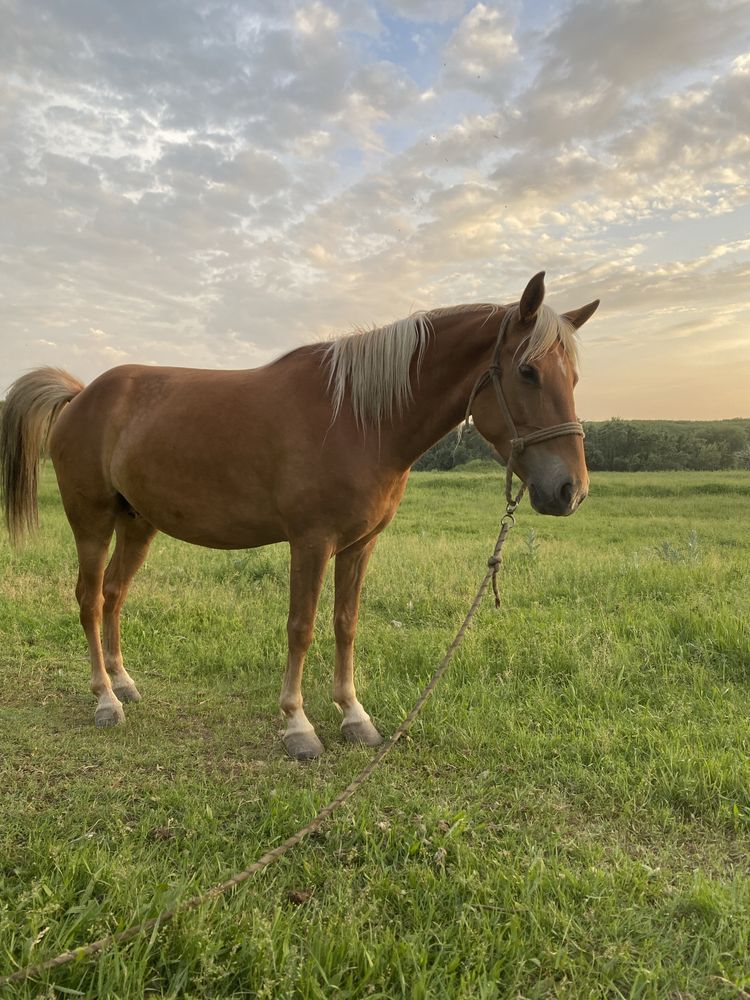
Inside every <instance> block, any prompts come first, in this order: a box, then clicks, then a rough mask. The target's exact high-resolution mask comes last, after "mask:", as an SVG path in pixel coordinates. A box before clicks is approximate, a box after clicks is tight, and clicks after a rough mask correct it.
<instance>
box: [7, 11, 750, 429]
mask: <svg viewBox="0 0 750 1000" xmlns="http://www.w3.org/2000/svg"><path fill="white" fill-rule="evenodd" d="M0 18H1V20H0V23H2V31H1V32H0V395H3V394H4V390H5V388H6V387H7V385H8V384H9V383H10V382H11V381H12V380H13V379H14V378H17V377H18V375H20V374H21V373H22V372H23V371H25V370H27V369H29V368H31V367H33V366H35V365H38V364H51V365H57V366H61V367H64V368H67V369H68V370H69V371H72V372H73V373H74V374H76V375H78V376H79V377H81V378H83V379H85V380H90V379H92V378H93V377H95V376H96V375H97V374H99V373H100V372H102V371H104V370H106V369H107V368H111V367H113V366H114V365H117V364H121V363H127V362H139V363H147V364H168V365H188V366H198V367H209V368H249V367H254V366H256V365H260V364H265V363H266V362H268V361H270V360H271V359H273V358H274V357H276V356H278V355H279V354H281V353H283V352H285V351H288V350H290V349H292V348H294V347H296V346H298V345H300V344H303V343H309V342H310V341H312V340H316V339H320V338H327V337H330V336H332V335H336V334H340V333H346V332H349V331H350V330H351V329H352V328H354V327H355V326H369V325H373V324H378V325H379V324H383V323H387V322H390V321H392V320H394V319H398V318H400V317H402V316H405V315H407V314H408V313H410V312H412V311H414V310H416V309H429V308H433V307H437V306H447V305H454V304H457V303H460V302H510V301H515V300H518V298H519V297H520V294H521V292H522V291H523V288H524V286H525V284H526V282H527V281H528V279H529V278H530V277H531V276H532V275H533V274H535V273H536V272H537V271H539V270H545V271H546V272H547V279H546V280H547V302H548V303H549V304H550V305H551V306H552V307H553V308H556V309H557V310H558V311H560V312H563V311H565V310H566V309H570V308H574V307H577V306H580V305H583V304H584V303H586V302H589V301H591V300H592V299H594V298H600V299H601V306H600V307H599V311H598V312H597V313H596V315H595V316H594V318H593V319H592V320H590V322H589V323H588V324H587V325H586V326H585V327H584V328H583V330H582V352H581V353H582V364H581V382H580V384H579V388H578V390H577V394H576V398H577V405H578V413H579V416H580V417H581V418H582V419H584V420H586V419H589V420H598V419H607V418H609V417H612V416H619V417H623V418H673V419H689V418H693V419H709V418H711V419H714V418H725V417H736V416H745V417H747V416H750V3H749V2H747V0H743V2H737V0H573V2H556V0H549V2H546V0H515V2H508V3H491V2H487V3H472V2H465V0H371V2H370V0H330V2H329V3H323V2H321V0H313V2H312V3H292V2H289V0H246V2H228V0H201V2H198V0H127V2H125V0H49V2H44V0H19V2H16V0H0Z"/></svg>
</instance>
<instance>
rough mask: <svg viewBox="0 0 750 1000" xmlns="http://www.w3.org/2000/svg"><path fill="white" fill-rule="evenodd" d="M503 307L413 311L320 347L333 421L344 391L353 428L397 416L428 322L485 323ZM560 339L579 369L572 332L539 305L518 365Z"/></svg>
mask: <svg viewBox="0 0 750 1000" xmlns="http://www.w3.org/2000/svg"><path fill="white" fill-rule="evenodd" d="M504 308H509V307H507V306H501V305H496V304H494V303H478V304H474V305H463V306H448V307H444V308H440V309H430V310H427V311H420V312H415V313H412V314H411V315H410V316H407V317H405V319H399V320H396V321H395V322H394V323H388V324H387V325H386V326H379V327H375V328H374V329H371V330H355V331H354V332H353V333H350V334H347V335H345V336H343V337H337V338H336V339H335V340H333V341H331V342H330V343H329V344H325V345H324V353H323V364H325V365H327V367H328V392H329V393H330V395H331V400H332V403H333V420H335V419H336V417H337V416H338V414H339V411H340V409H341V406H342V404H343V402H344V396H345V395H346V392H347V390H348V391H349V396H350V399H351V404H352V409H353V410H354V419H355V421H356V423H357V426H358V427H367V426H376V427H378V426H380V425H381V424H382V423H383V422H384V421H386V420H391V419H392V418H393V415H394V411H395V412H396V413H402V412H403V410H404V408H405V407H406V405H407V404H408V403H410V402H411V401H412V399H413V395H412V387H411V378H410V371H411V364H412V360H413V359H414V358H415V356H416V373H417V374H419V369H420V367H421V364H422V359H423V358H424V353H425V350H426V349H427V343H428V340H429V337H430V335H431V334H432V332H433V325H432V322H433V319H439V318H441V317H443V316H450V315H455V313H457V312H486V313H487V318H486V319H485V322H487V320H489V319H491V318H492V317H493V316H495V315H496V314H497V313H498V312H500V311H501V310H502V309H504ZM558 341H560V343H561V344H562V346H563V350H564V351H565V354H566V355H567V356H568V358H569V359H570V360H571V363H572V364H573V366H574V368H577V366H578V349H577V343H576V338H575V328H574V326H573V324H572V323H570V322H569V321H568V320H566V319H563V318H562V317H561V316H558V314H557V313H556V312H555V311H554V310H553V309H550V307H549V306H546V305H542V306H541V307H540V309H539V313H538V314H537V319H536V323H535V324H534V328H533V330H532V331H531V333H530V334H529V336H528V337H527V338H526V339H525V340H524V341H523V342H522V344H521V346H520V347H519V350H521V348H523V349H524V351H523V355H522V357H521V360H520V362H519V363H520V364H524V363H526V362H532V361H536V360H537V359H538V358H541V357H542V356H543V355H545V354H547V352H548V351H550V350H551V349H552V348H553V347H554V345H555V344H556V343H557V342H558Z"/></svg>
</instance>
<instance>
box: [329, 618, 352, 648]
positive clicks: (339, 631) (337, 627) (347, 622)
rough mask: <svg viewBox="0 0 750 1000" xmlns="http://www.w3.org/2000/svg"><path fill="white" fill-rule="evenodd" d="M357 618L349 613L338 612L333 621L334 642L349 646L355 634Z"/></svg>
mask: <svg viewBox="0 0 750 1000" xmlns="http://www.w3.org/2000/svg"><path fill="white" fill-rule="evenodd" d="M357 620H358V616H357V615H356V614H353V613H352V612H350V611H338V612H337V613H336V614H335V616H334V619H333V632H334V635H335V636H336V642H338V643H341V644H342V645H346V646H350V645H352V643H353V642H354V637H355V635H356V633H357Z"/></svg>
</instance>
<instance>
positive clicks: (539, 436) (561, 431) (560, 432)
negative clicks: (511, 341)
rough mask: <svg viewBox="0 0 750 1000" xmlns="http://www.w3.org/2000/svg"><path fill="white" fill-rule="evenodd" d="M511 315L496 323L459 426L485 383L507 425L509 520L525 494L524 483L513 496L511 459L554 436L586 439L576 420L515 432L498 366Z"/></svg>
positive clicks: (506, 484) (465, 425)
mask: <svg viewBox="0 0 750 1000" xmlns="http://www.w3.org/2000/svg"><path fill="white" fill-rule="evenodd" d="M515 312H516V310H515V309H509V310H508V311H507V312H506V314H505V315H504V316H503V320H502V323H501V324H500V332H499V333H498V335H497V340H496V341H495V350H494V352H493V354H492V362H491V364H490V366H489V368H488V369H487V370H486V371H485V372H482V374H481V375H480V376H479V378H478V379H477V380H476V382H475V383H474V388H473V389H472V390H471V395H470V396H469V403H468V405H467V407H466V417H465V418H464V423H463V426H464V427H467V426H468V423H469V417H470V416H471V408H472V406H473V405H474V400H475V398H476V396H477V394H478V393H480V392H481V391H482V389H484V387H485V386H486V385H487V383H488V382H491V383H492V385H493V388H494V390H495V395H496V396H497V402H498V405H499V406H500V412H501V413H502V415H503V418H504V420H505V423H506V424H507V425H508V430H509V431H510V456H509V458H508V464H507V465H506V467H505V468H506V472H505V499H506V500H507V501H508V507H507V510H506V516H508V517H510V518H513V514H514V513H515V509H516V507H517V506H518V505H519V503H520V502H521V498H522V497H523V495H524V493H525V492H526V486H525V484H524V485H522V486H521V489H520V490H519V492H518V494H517V495H516V497H515V498H514V497H513V493H512V485H513V460H514V459H516V458H518V456H519V455H521V454H522V453H523V451H524V449H525V448H527V447H528V445H530V444H539V443H540V442H542V441H549V440H551V439H552V438H556V437H565V436H567V435H568V434H575V435H577V436H578V437H585V436H586V435H585V434H584V432H583V426H582V425H581V422H580V421H579V420H569V421H568V422H567V423H564V424H554V425H553V426H552V427H543V428H542V429H541V430H539V431H532V432H531V434H525V435H523V436H522V435H520V434H519V433H518V431H517V429H516V425H515V422H514V420H513V416H512V415H511V412H510V408H509V406H508V403H507V401H506V399H505V394H504V393H503V384H502V374H503V373H502V369H501V367H500V349H501V347H502V343H503V338H504V337H505V334H506V332H507V330H508V327H509V326H510V321H511V319H512V317H513V314H514V313H515Z"/></svg>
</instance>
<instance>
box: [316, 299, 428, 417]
mask: <svg viewBox="0 0 750 1000" xmlns="http://www.w3.org/2000/svg"><path fill="white" fill-rule="evenodd" d="M431 333H432V321H431V319H430V314H429V313H428V312H415V313H412V315H411V316H407V317H406V318H405V319H399V320H396V322H395V323H389V324H388V325H387V326H380V327H376V328H375V329H373V330H357V331H355V332H354V333H350V334H348V335H347V336H344V337H338V338H337V339H336V340H334V341H332V342H331V343H330V344H327V345H326V348H325V357H324V360H325V363H327V365H328V391H329V392H330V394H331V398H332V401H333V419H334V420H335V419H336V417H337V416H338V413H339V410H340V409H341V404H342V403H343V401H344V395H345V393H346V390H347V389H348V390H349V395H350V398H351V402H352V409H353V410H354V419H355V420H356V422H357V426H358V427H366V426H368V425H375V426H380V424H382V423H383V422H384V421H385V420H390V419H391V418H392V417H393V412H394V409H395V411H396V412H397V413H401V412H402V411H403V409H404V407H405V406H406V404H407V403H409V402H411V400H412V398H413V397H412V391H411V379H410V378H409V370H410V368H411V362H412V358H413V357H414V356H415V354H416V358H417V371H419V368H420V365H421V364H422V358H423V357H424V352H425V350H426V348H427V340H428V338H429V336H430V334H431Z"/></svg>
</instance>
